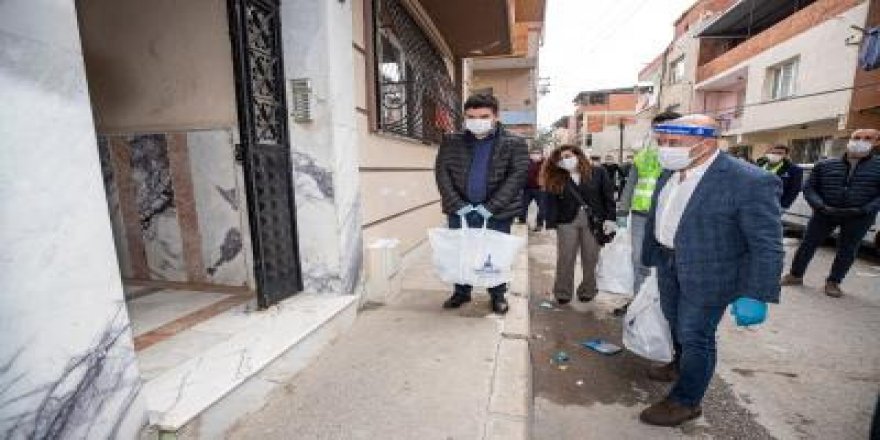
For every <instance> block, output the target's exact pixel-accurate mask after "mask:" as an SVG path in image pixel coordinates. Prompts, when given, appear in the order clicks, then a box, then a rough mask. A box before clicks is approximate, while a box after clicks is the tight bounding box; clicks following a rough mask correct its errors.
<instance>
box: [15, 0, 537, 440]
mask: <svg viewBox="0 0 880 440" xmlns="http://www.w3.org/2000/svg"><path fill="white" fill-rule="evenodd" d="M515 3H516V4H514V2H507V1H504V0H491V1H485V2H480V5H478V6H476V11H475V13H474V14H473V16H469V17H462V15H461V14H460V13H458V12H457V11H460V10H461V8H462V7H464V6H466V5H467V6H468V7H469V8H471V9H474V8H475V7H474V6H473V5H472V4H471V2H466V1H465V0H456V1H449V0H443V1H440V0H349V1H332V2H315V1H306V0H283V1H279V0H228V1H227V0H194V1H190V2H175V1H171V0H159V1H155V2H150V3H149V5H146V4H145V3H144V2H138V1H134V0H122V1H107V0H81V1H77V2H68V1H60V0H41V1H37V2H32V1H25V0H11V1H7V2H3V3H2V5H0V38H2V44H0V98H2V101H3V102H4V104H5V105H4V106H3V108H2V110H0V115H2V118H0V121H2V122H0V133H2V134H3V135H4V136H3V141H2V142H3V148H0V163H2V165H0V199H2V201H3V206H4V209H3V212H2V214H0V218H2V220H0V222H2V226H3V227H2V228H0V242H2V243H3V245H4V249H5V251H6V252H5V253H4V254H5V255H9V256H14V258H0V304H2V307H0V323H2V324H0V327H2V330H3V331H2V332H0V335H2V336H0V361H2V364H3V366H4V367H3V368H2V371H0V400H3V401H4V402H7V403H5V404H4V405H3V406H2V407H0V433H3V435H4V437H6V438H46V437H52V438H136V437H137V435H138V432H139V431H141V430H142V429H143V428H144V427H145V426H147V425H153V426H157V427H159V428H160V429H163V430H167V431H175V430H177V429H179V428H180V427H182V426H184V425H186V424H192V423H197V424H200V425H199V429H202V430H204V431H203V432H209V430H212V429H213V430H217V429H219V428H218V425H220V424H222V423H234V420H222V421H221V420H220V419H221V418H220V417H214V418H213V419H210V420H208V419H206V420H204V421H200V420H201V418H202V417H203V416H204V415H205V414H206V413H207V412H210V411H212V410H213V409H212V408H214V407H215V406H216V405H215V403H216V402H218V401H220V400H221V399H223V398H224V396H227V395H231V394H234V393H235V390H236V389H238V388H239V387H243V386H247V384H250V383H252V381H254V380H257V379H259V375H260V374H262V373H261V371H262V370H264V368H265V367H266V366H267V365H269V364H270V363H271V362H272V361H273V360H274V359H276V358H278V357H279V356H281V355H285V356H289V355H291V353H293V354H294V355H297V353H299V351H297V350H302V353H303V354H302V355H301V358H298V359H299V360H300V361H301V362H296V364H297V365H300V364H303V363H304V362H305V361H306V360H307V359H308V358H310V356H311V357H313V356H315V353H316V352H317V351H316V350H317V349H316V348H315V347H320V346H322V345H323V344H326V343H328V341H330V340H332V338H333V337H334V335H336V334H339V333H340V332H342V331H344V330H345V329H346V328H347V327H348V326H349V325H350V324H351V322H352V321H353V319H354V318H355V316H356V312H357V309H358V306H359V305H360V304H361V302H362V301H365V300H366V299H367V297H368V292H369V290H370V288H371V286H373V283H372V281H375V279H376V278H377V277H380V278H381V277H384V278H388V277H393V275H394V273H395V272H396V271H397V270H398V269H399V268H398V267H397V266H399V264H398V263H397V262H398V261H400V260H401V259H400V258H392V260H393V261H394V262H395V266H394V267H391V268H388V267H384V268H383V269H382V270H379V269H378V268H377V267H375V266H374V265H372V264H366V263H365V257H366V258H367V259H370V256H371V253H372V252H373V251H372V248H371V245H373V244H375V243H376V242H377V241H382V242H384V243H386V244H388V243H393V245H388V246H386V247H385V249H391V251H393V253H394V254H395V255H397V256H398V257H399V256H403V255H405V254H406V252H407V251H409V250H411V249H414V248H415V247H416V246H417V245H418V244H420V243H421V242H422V241H423V240H424V237H425V230H426V228H427V227H429V226H433V225H436V224H439V223H440V221H441V220H442V214H441V213H440V208H439V195H438V194H437V193H436V190H435V185H434V181H433V163H434V157H435V155H436V149H437V145H438V141H439V139H440V136H442V134H443V133H444V132H447V131H450V130H452V129H454V128H456V127H457V125H458V123H459V119H460V105H461V100H462V97H463V91H464V90H467V89H466V87H465V86H464V78H465V76H466V73H465V67H464V66H465V63H464V62H463V60H464V59H465V58H474V57H476V58H479V57H483V56H487V57H488V56H492V57H506V56H512V55H514V46H515V45H516V44H517V43H516V42H515V41H514V35H516V30H515V28H516V26H514V24H513V23H515V19H514V17H515V16H516V15H515V14H516V8H517V5H518V4H519V3H528V2H515ZM527 6H528V5H527ZM11 207H15V211H14V212H13V210H12V208H11ZM369 261H371V262H372V261H373V260H369ZM379 281H387V280H379ZM376 285H378V286H380V287H381V288H382V289H387V286H388V283H387V282H385V283H377V284H376ZM261 383H263V384H269V383H272V382H271V380H269V381H266V380H264V381H263V382H261Z"/></svg>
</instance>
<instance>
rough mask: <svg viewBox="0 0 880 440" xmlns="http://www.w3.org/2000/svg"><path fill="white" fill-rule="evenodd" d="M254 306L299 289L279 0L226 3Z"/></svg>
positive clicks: (271, 301)
mask: <svg viewBox="0 0 880 440" xmlns="http://www.w3.org/2000/svg"><path fill="white" fill-rule="evenodd" d="M229 6H230V14H231V15H230V16H231V20H230V28H231V30H232V37H233V47H234V52H235V58H234V60H235V67H236V92H237V97H238V113H239V114H238V117H239V125H240V132H241V143H242V150H243V155H242V156H243V161H244V174H245V185H246V187H247V197H248V215H249V218H250V226H251V242H252V244H253V248H254V250H253V254H254V274H255V276H256V279H257V299H258V303H259V305H260V307H262V308H265V307H268V306H270V305H272V304H274V303H276V302H278V301H280V300H282V299H284V298H287V297H289V296H291V295H293V294H294V293H296V292H299V291H301V290H302V288H303V285H302V275H301V269H300V260H299V248H298V244H297V235H296V215H295V210H294V194H293V179H292V177H291V172H292V170H291V164H290V141H289V139H288V135H287V119H286V118H287V110H286V105H285V101H284V100H285V94H284V68H283V65H282V59H281V57H282V51H281V19H280V17H279V15H278V14H279V7H280V6H279V2H278V0H229Z"/></svg>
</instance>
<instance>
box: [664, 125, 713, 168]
mask: <svg viewBox="0 0 880 440" xmlns="http://www.w3.org/2000/svg"><path fill="white" fill-rule="evenodd" d="M653 135H654V141H655V142H656V143H657V145H658V147H659V153H660V157H659V159H660V163H661V165H663V167H664V168H666V169H668V170H681V169H685V168H688V167H690V166H691V164H692V163H694V161H695V160H698V159H699V157H700V156H702V155H703V154H704V153H705V152H704V153H699V152H698V154H697V157H694V155H693V153H694V149H695V148H697V147H699V146H700V145H702V144H703V143H704V142H706V141H707V140H709V139H714V138H715V137H716V135H717V130H716V129H715V128H713V127H703V126H697V125H685V124H658V125H656V126H654V129H653Z"/></svg>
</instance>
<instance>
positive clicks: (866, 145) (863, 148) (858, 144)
mask: <svg viewBox="0 0 880 440" xmlns="http://www.w3.org/2000/svg"><path fill="white" fill-rule="evenodd" d="M871 148H873V145H871V142H869V141H849V143H848V144H846V150H847V151H849V152H850V153H853V154H858V155H862V154H867V153H868V152H869V151H871Z"/></svg>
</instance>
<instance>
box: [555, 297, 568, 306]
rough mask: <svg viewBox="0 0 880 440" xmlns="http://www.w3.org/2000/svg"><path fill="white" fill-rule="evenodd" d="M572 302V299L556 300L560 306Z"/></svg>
mask: <svg viewBox="0 0 880 440" xmlns="http://www.w3.org/2000/svg"><path fill="white" fill-rule="evenodd" d="M570 302H571V298H556V303H557V304H559V305H560V306H564V305H566V304H568V303H570Z"/></svg>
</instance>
